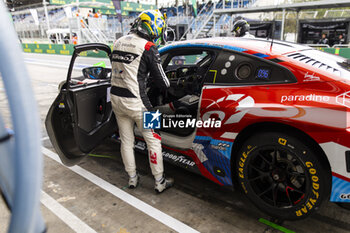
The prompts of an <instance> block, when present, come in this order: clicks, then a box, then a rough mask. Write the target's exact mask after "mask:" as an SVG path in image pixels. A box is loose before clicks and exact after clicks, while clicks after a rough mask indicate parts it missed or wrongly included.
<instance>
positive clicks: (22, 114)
mask: <svg viewBox="0 0 350 233" xmlns="http://www.w3.org/2000/svg"><path fill="white" fill-rule="evenodd" d="M0 22H1V23H0V30H1V31H3V32H6V33H0V53H1V59H0V72H1V75H2V77H3V82H4V86H5V90H6V94H7V98H8V102H9V106H10V110H11V116H12V123H13V127H14V136H12V137H11V136H8V135H9V133H8V130H7V129H6V128H5V127H4V124H3V121H2V119H1V118H0V138H3V139H4V140H3V141H2V142H1V143H0V155H1V156H0V188H1V190H2V191H3V194H4V196H5V199H6V201H7V203H8V205H9V207H10V209H11V212H12V214H11V220H10V226H9V228H8V232H10V233H18V232H25V233H27V232H28V233H31V232H44V231H45V224H44V221H43V218H42V215H41V211H40V193H41V191H40V190H41V182H42V171H43V162H42V153H41V134H40V120H39V119H40V118H39V116H38V109H37V103H36V101H35V99H34V94H33V91H32V89H31V83H30V79H29V77H28V73H27V70H26V68H25V67H26V66H25V64H24V60H23V57H22V50H21V47H20V44H19V41H18V37H17V34H16V32H15V30H14V28H13V25H12V23H11V21H10V18H9V17H8V12H7V10H6V7H5V5H4V2H3V1H1V2H0Z"/></svg>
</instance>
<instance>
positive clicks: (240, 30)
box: [232, 19, 255, 38]
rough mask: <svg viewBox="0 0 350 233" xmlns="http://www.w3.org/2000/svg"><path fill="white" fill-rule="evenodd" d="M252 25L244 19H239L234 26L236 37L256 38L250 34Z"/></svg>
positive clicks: (233, 30)
mask: <svg viewBox="0 0 350 233" xmlns="http://www.w3.org/2000/svg"><path fill="white" fill-rule="evenodd" d="M249 29H250V25H249V23H248V22H247V21H246V20H244V19H239V20H237V21H236V22H235V23H234V24H233V29H232V32H233V33H234V37H244V38H255V37H254V36H253V35H252V34H250V33H249Z"/></svg>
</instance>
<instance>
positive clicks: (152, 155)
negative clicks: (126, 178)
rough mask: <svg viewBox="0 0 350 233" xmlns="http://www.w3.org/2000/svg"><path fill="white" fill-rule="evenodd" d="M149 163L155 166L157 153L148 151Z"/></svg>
mask: <svg viewBox="0 0 350 233" xmlns="http://www.w3.org/2000/svg"><path fill="white" fill-rule="evenodd" d="M149 161H150V162H151V163H153V164H157V153H156V152H152V151H151V150H150V151H149Z"/></svg>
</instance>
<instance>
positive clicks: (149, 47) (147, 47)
mask: <svg viewBox="0 0 350 233" xmlns="http://www.w3.org/2000/svg"><path fill="white" fill-rule="evenodd" d="M154 45H155V44H153V43H152V42H150V41H148V42H147V43H146V45H145V49H146V50H147V51H149V50H150V49H151V47H152V46H154Z"/></svg>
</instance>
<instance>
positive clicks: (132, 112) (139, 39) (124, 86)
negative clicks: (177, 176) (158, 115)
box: [111, 10, 174, 193]
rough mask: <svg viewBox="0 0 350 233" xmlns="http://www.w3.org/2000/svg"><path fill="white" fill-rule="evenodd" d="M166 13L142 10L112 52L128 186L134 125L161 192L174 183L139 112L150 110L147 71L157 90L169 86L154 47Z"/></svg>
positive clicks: (132, 183)
mask: <svg viewBox="0 0 350 233" xmlns="http://www.w3.org/2000/svg"><path fill="white" fill-rule="evenodd" d="M165 20H166V15H162V14H161V13H160V11H159V10H147V11H143V12H142V13H141V14H140V15H139V16H138V17H137V18H136V19H135V21H134V23H133V24H132V26H131V30H130V32H129V34H128V35H126V36H123V37H121V38H119V39H118V40H117V41H116V42H115V43H114V48H113V53H112V80H111V84H112V88H111V94H112V95H111V102H112V108H113V111H114V113H115V115H116V118H117V123H118V127H119V135H120V139H121V155H122V159H123V163H124V166H125V170H126V172H127V173H128V175H129V188H135V187H136V186H137V184H138V181H139V176H138V174H137V172H136V164H135V155H134V140H135V138H134V124H135V123H136V125H137V127H138V129H139V130H140V131H141V132H142V135H143V138H144V139H145V141H146V143H147V148H148V154H149V163H150V167H151V170H152V174H153V176H154V178H155V187H154V188H155V191H156V192H158V193H161V192H163V191H164V190H165V189H167V188H170V187H171V186H173V184H174V180H173V179H172V178H165V175H164V173H163V155H162V147H161V137H160V135H159V133H157V132H155V131H154V130H152V129H144V128H143V112H145V111H151V110H153V107H152V105H151V103H150V101H149V99H148V97H147V94H146V81H147V78H148V74H150V78H151V79H152V81H153V83H154V84H155V85H157V87H158V88H160V89H163V90H164V89H167V88H168V87H169V86H170V83H169V80H168V79H167V77H166V76H165V73H164V70H163V68H162V65H161V60H160V55H159V52H158V49H157V47H158V46H159V45H160V44H161V43H164V42H165V40H166V38H165V37H166V22H165Z"/></svg>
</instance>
